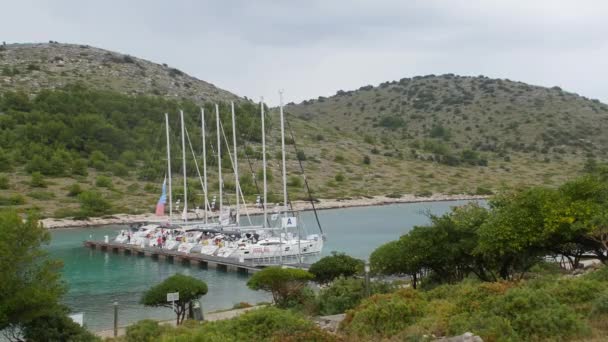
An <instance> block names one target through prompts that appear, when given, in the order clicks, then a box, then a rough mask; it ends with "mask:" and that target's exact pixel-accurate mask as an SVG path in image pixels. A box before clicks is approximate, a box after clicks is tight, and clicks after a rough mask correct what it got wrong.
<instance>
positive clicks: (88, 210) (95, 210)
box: [78, 190, 112, 217]
mask: <svg viewBox="0 0 608 342" xmlns="http://www.w3.org/2000/svg"><path fill="white" fill-rule="evenodd" d="M78 201H80V211H81V214H82V215H83V216H85V217H89V216H103V215H106V214H108V213H110V211H111V209H112V205H111V204H110V202H108V201H107V200H106V199H104V198H103V197H102V195H101V193H99V192H97V191H94V190H87V191H83V192H81V193H80V195H78Z"/></svg>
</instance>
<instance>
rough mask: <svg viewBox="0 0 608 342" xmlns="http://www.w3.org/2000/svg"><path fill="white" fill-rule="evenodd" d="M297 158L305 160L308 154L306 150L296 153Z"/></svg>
mask: <svg viewBox="0 0 608 342" xmlns="http://www.w3.org/2000/svg"><path fill="white" fill-rule="evenodd" d="M296 158H297V159H298V160H300V161H304V160H306V154H305V153H304V151H298V153H296Z"/></svg>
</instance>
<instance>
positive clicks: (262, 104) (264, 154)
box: [260, 98, 268, 228]
mask: <svg viewBox="0 0 608 342" xmlns="http://www.w3.org/2000/svg"><path fill="white" fill-rule="evenodd" d="M260 111H261V117H262V170H263V171H262V172H263V173H264V201H263V202H262V208H263V209H264V223H263V225H262V226H263V227H264V228H266V222H267V220H268V218H267V216H268V213H267V212H266V193H267V188H266V129H265V128H264V98H261V99H260Z"/></svg>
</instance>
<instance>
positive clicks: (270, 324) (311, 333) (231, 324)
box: [127, 307, 338, 342]
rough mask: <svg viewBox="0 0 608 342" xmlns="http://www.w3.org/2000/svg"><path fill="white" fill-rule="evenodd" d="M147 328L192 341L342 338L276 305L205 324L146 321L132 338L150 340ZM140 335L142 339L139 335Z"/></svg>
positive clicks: (176, 341) (174, 341) (320, 341)
mask: <svg viewBox="0 0 608 342" xmlns="http://www.w3.org/2000/svg"><path fill="white" fill-rule="evenodd" d="M145 328H149V329H150V330H152V331H156V332H157V333H158V335H157V336H156V338H155V339H153V341H162V342H169V341H170V342H189V341H218V342H220V341H235V342H236V341H246V342H254V341H274V342H278V341H285V342H308V341H316V342H332V341H337V340H338V338H337V337H336V336H335V335H333V334H330V333H328V332H325V331H323V330H321V329H319V327H317V326H316V325H315V323H314V322H312V321H311V320H309V319H308V318H306V317H304V316H302V315H300V314H298V313H295V312H293V311H288V310H281V309H278V308H274V307H267V308H261V309H256V310H251V311H249V312H247V313H244V314H242V315H240V316H238V317H236V318H233V319H228V320H220V321H214V322H205V323H203V324H202V325H194V324H193V325H192V326H189V327H178V328H173V327H169V326H162V327H157V326H156V325H154V323H152V322H146V324H145V325H143V324H142V325H141V327H140V328H139V329H138V333H139V334H138V335H134V334H133V335H131V336H132V337H133V338H132V339H127V341H128V342H135V341H137V342H139V341H148V340H146V338H149V337H151V334H148V333H146V331H145ZM137 338H140V339H137Z"/></svg>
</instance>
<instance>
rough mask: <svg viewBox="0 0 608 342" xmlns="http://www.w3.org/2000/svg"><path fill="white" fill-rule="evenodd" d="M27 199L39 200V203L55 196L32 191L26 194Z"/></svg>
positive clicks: (49, 193)
mask: <svg viewBox="0 0 608 342" xmlns="http://www.w3.org/2000/svg"><path fill="white" fill-rule="evenodd" d="M27 195H28V196H29V197H31V198H34V199H37V200H40V201H48V200H50V199H53V198H55V194H54V193H52V192H49V191H32V192H30V193H28V194H27Z"/></svg>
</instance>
